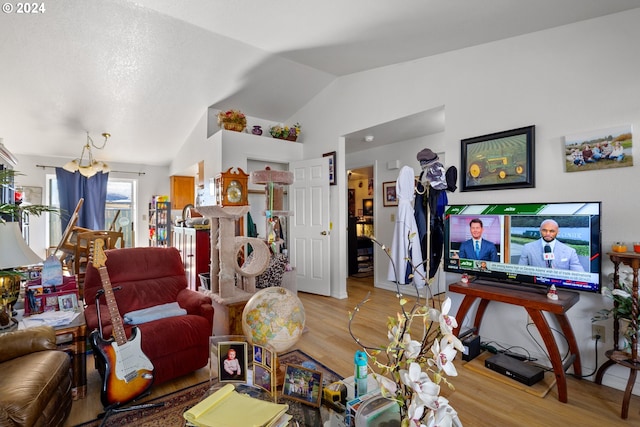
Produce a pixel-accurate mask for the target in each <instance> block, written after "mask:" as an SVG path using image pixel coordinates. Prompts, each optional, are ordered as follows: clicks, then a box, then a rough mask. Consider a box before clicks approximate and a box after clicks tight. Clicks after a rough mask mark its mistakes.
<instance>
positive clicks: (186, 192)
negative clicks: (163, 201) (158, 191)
mask: <svg viewBox="0 0 640 427" xmlns="http://www.w3.org/2000/svg"><path fill="white" fill-rule="evenodd" d="M169 200H171V204H172V206H173V209H180V210H182V209H184V207H185V206H187V205H188V204H194V203H195V200H196V184H195V178H194V177H192V176H172V177H171V194H170V199H169Z"/></svg>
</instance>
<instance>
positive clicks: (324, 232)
mask: <svg viewBox="0 0 640 427" xmlns="http://www.w3.org/2000/svg"><path fill="white" fill-rule="evenodd" d="M320 234H322V235H323V236H326V235H327V234H329V233H327V232H326V231H323V232H321V233H320Z"/></svg>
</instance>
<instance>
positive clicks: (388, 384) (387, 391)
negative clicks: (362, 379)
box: [373, 372, 398, 397]
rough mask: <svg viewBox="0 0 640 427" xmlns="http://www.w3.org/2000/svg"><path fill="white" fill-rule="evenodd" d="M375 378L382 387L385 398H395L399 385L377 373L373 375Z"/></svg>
mask: <svg viewBox="0 0 640 427" xmlns="http://www.w3.org/2000/svg"><path fill="white" fill-rule="evenodd" d="M373 378H374V379H375V380H376V381H377V382H378V384H379V385H380V391H381V394H382V395H383V396H385V397H389V396H395V394H396V392H397V391H398V384H396V382H395V381H393V380H391V378H387V377H385V376H384V375H379V374H377V373H375V372H374V373H373Z"/></svg>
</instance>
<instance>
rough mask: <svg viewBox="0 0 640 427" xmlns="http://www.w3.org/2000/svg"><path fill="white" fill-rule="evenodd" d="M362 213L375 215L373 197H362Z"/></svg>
mask: <svg viewBox="0 0 640 427" xmlns="http://www.w3.org/2000/svg"><path fill="white" fill-rule="evenodd" d="M362 215H364V216H373V199H362Z"/></svg>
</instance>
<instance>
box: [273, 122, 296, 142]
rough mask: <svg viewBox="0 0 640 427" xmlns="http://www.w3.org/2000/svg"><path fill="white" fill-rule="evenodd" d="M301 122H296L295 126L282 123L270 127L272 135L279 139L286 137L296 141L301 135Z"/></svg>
mask: <svg viewBox="0 0 640 427" xmlns="http://www.w3.org/2000/svg"><path fill="white" fill-rule="evenodd" d="M300 129H301V127H300V123H296V124H295V125H293V126H285V125H283V124H282V123H280V124H277V125H275V126H271V127H270V128H269V133H270V134H271V136H272V137H274V138H278V139H286V140H288V141H296V140H297V139H298V135H300Z"/></svg>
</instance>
